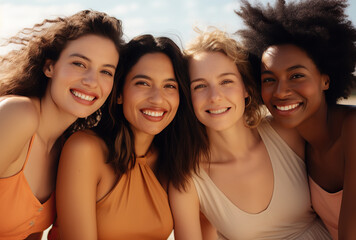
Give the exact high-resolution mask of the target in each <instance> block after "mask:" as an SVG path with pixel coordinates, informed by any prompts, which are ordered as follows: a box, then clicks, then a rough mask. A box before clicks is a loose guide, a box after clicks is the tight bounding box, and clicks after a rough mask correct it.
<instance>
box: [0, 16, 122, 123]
mask: <svg viewBox="0 0 356 240" xmlns="http://www.w3.org/2000/svg"><path fill="white" fill-rule="evenodd" d="M87 34H94V35H98V36H103V37H106V38H108V39H110V40H112V41H113V43H114V44H115V47H116V49H117V51H118V52H120V51H121V48H122V46H123V45H124V40H123V38H122V37H123V32H122V24H121V21H120V20H118V19H116V18H115V17H110V16H108V15H107V14H105V13H102V12H97V11H93V10H83V11H80V12H78V13H76V14H74V15H72V16H69V17H64V18H61V17H58V18H56V19H52V20H50V19H45V20H44V21H43V22H42V23H39V24H35V25H34V26H33V27H32V28H25V29H23V30H22V31H20V32H19V33H18V34H17V35H15V36H13V37H11V38H9V39H8V40H7V45H12V44H14V45H15V46H18V48H15V50H12V51H10V52H9V53H7V54H6V55H4V56H2V57H0V96H3V95H10V94H13V95H22V96H27V97H38V98H42V97H43V96H44V94H45V91H46V89H47V84H48V80H49V79H48V78H47V77H46V76H45V74H44V72H43V68H44V65H45V62H46V60H48V59H50V60H53V61H54V62H56V61H57V60H58V58H59V56H60V54H61V52H62V51H63V50H64V48H65V47H66V46H67V44H68V42H69V41H73V40H76V39H78V38H80V37H81V36H84V35H87ZM115 85H116V84H114V87H115ZM109 99H111V97H110V96H109ZM96 117H97V113H94V114H93V115H92V116H90V117H88V119H78V120H77V121H76V122H75V123H74V124H73V125H72V127H71V128H72V129H75V128H76V127H77V126H82V125H86V122H90V121H91V119H90V118H93V121H96V120H95V118H96Z"/></svg>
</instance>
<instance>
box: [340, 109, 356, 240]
mask: <svg viewBox="0 0 356 240" xmlns="http://www.w3.org/2000/svg"><path fill="white" fill-rule="evenodd" d="M342 140H343V146H344V149H345V170H344V188H343V189H344V191H343V197H342V202H341V210H340V218H339V240H344V239H355V236H356V228H355V226H356V205H355V203H356V112H353V113H352V115H351V116H348V117H347V119H346V120H345V123H344V126H343V130H342Z"/></svg>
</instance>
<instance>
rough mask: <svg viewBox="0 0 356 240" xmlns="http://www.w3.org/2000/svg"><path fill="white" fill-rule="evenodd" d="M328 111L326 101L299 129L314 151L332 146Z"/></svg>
mask: <svg viewBox="0 0 356 240" xmlns="http://www.w3.org/2000/svg"><path fill="white" fill-rule="evenodd" d="M328 111H329V109H328V106H327V104H326V102H325V100H324V101H323V102H322V104H321V106H320V108H319V109H318V111H317V112H316V113H314V114H313V115H312V116H311V117H310V118H309V119H307V120H305V121H304V122H303V123H302V124H300V125H299V126H298V127H297V130H298V132H299V134H300V135H301V136H302V137H303V138H304V139H305V140H306V141H307V142H308V143H309V144H310V145H311V146H312V148H314V149H319V150H323V149H328V148H329V146H330V144H331V141H332V140H331V136H330V131H329V117H328V115H329V114H328Z"/></svg>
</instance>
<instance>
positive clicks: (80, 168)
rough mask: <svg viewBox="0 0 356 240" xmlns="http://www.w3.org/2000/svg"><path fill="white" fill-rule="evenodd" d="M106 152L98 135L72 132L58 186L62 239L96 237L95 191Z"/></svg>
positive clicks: (59, 174)
mask: <svg viewBox="0 0 356 240" xmlns="http://www.w3.org/2000/svg"><path fill="white" fill-rule="evenodd" d="M103 155H104V154H103V150H102V148H101V145H100V144H99V140H98V139H97V137H95V136H93V135H90V134H87V133H84V132H78V133H75V134H73V135H72V136H71V137H70V138H69V139H68V140H67V142H66V143H65V145H64V147H63V150H62V153H61V158H60V160H59V168H58V176H57V189H56V204H57V215H58V218H57V221H58V227H59V233H60V236H61V239H66V240H70V239H86V240H95V239H97V225H96V191H97V185H98V182H99V181H100V179H99V171H100V167H99V162H100V161H101V162H104V161H103V160H102V158H103Z"/></svg>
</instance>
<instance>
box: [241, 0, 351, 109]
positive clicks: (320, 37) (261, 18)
mask: <svg viewBox="0 0 356 240" xmlns="http://www.w3.org/2000/svg"><path fill="white" fill-rule="evenodd" d="M347 6H348V5H347V0H303V1H290V2H288V3H286V2H285V1H284V0H276V3H275V5H274V6H271V5H270V4H267V6H263V5H262V4H260V3H257V4H256V5H255V6H252V5H251V4H250V3H249V2H248V1H246V0H242V5H241V8H240V10H239V11H235V12H236V14H237V15H239V16H240V17H241V18H242V19H243V21H244V23H245V25H246V26H247V28H246V29H242V30H239V31H238V33H239V34H240V36H242V38H243V43H244V45H245V46H246V47H247V49H248V51H249V52H250V53H251V54H252V55H253V57H254V61H253V62H254V63H253V67H254V68H255V69H254V70H255V71H256V72H257V73H259V72H260V59H261V56H262V54H263V52H264V51H265V50H266V49H267V48H268V47H269V46H272V45H281V44H294V45H296V46H298V47H299V48H301V49H303V50H304V51H305V52H306V53H307V55H308V56H309V57H310V58H311V59H312V60H313V61H314V63H315V65H316V66H317V68H318V70H319V71H320V72H321V73H322V74H326V75H328V76H329V77H330V87H329V89H328V90H326V91H325V98H326V102H327V104H328V105H333V104H336V102H337V100H338V99H340V98H347V97H348V96H349V95H350V92H351V90H352V88H353V87H354V86H355V82H356V76H355V75H354V71H355V62H356V44H355V41H356V29H355V27H354V26H353V24H352V22H351V21H350V20H348V19H347V15H346V14H345V8H346V7H347ZM258 87H259V88H260V87H261V83H260V81H258Z"/></svg>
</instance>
